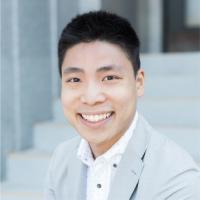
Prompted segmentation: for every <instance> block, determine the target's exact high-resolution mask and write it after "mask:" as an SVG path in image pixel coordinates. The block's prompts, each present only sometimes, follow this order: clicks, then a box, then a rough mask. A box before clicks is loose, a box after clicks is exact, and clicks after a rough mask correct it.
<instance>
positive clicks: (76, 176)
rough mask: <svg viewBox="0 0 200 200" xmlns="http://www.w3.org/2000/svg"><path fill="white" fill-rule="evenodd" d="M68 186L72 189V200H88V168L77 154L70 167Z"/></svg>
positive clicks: (73, 157)
mask: <svg viewBox="0 0 200 200" xmlns="http://www.w3.org/2000/svg"><path fill="white" fill-rule="evenodd" d="M68 172H69V173H68V176H69V177H68V179H69V180H70V181H69V183H68V185H69V187H70V196H69V197H70V200H78V199H83V200H85V199H86V181H87V177H86V176H87V166H86V165H84V164H83V163H82V162H81V161H80V160H79V159H78V158H77V155H76V153H75V154H74V155H73V156H72V159H71V162H70V164H69V166H68Z"/></svg>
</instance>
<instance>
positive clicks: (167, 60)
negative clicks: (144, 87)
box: [141, 52, 200, 77]
mask: <svg viewBox="0 0 200 200" xmlns="http://www.w3.org/2000/svg"><path fill="white" fill-rule="evenodd" d="M141 66H142V67H143V68H144V69H145V71H146V74H147V75H149V76H150V77H152V76H156V77H161V76H171V75H172V76H174V75H184V76H188V75H193V76H199V75H200V53H199V52H195V53H193V52H192V53H188V52H187V53H164V54H163V53H162V54H142V55H141Z"/></svg>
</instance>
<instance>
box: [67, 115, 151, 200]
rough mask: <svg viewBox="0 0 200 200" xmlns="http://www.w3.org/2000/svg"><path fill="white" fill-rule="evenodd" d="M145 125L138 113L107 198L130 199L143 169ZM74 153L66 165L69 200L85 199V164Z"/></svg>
mask: <svg viewBox="0 0 200 200" xmlns="http://www.w3.org/2000/svg"><path fill="white" fill-rule="evenodd" d="M147 126H148V124H147V122H146V121H145V120H144V119H143V117H142V116H141V115H139V116H138V122H137V125H136V128H135V130H134V133H133V136H132V138H131V139H130V141H129V143H128V146H127V148H126V150H125V153H124V155H123V156H122V159H121V161H120V164H119V166H118V169H117V172H116V174H115V177H114V180H113V182H111V187H110V192H109V197H108V200H113V199H115V200H122V199H123V200H126V199H130V197H131V196H132V194H133V192H134V191H135V189H136V187H137V183H138V181H139V178H140V175H141V173H142V169H143V157H144V155H145V152H146V149H147V146H148V143H149V140H150V135H149V134H148V133H147V129H146V128H147ZM77 148H78V145H77ZM77 148H76V149H77ZM76 153H77V152H76V151H74V152H73V154H74V155H72V159H71V162H70V164H69V167H68V170H69V176H70V177H69V180H71V182H72V184H71V185H70V188H71V196H70V199H71V200H77V199H86V181H87V166H86V165H84V164H83V163H82V162H81V161H80V159H78V158H77V154H76Z"/></svg>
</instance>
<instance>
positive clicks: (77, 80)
mask: <svg viewBox="0 0 200 200" xmlns="http://www.w3.org/2000/svg"><path fill="white" fill-rule="evenodd" d="M80 81H81V80H80V79H79V78H70V79H69V80H67V81H66V82H68V83H70V82H71V83H77V82H80Z"/></svg>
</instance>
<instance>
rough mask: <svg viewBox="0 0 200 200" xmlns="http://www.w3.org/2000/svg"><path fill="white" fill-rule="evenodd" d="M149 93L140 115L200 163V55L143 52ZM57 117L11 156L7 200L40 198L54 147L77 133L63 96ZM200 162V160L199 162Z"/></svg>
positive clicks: (36, 130)
mask: <svg viewBox="0 0 200 200" xmlns="http://www.w3.org/2000/svg"><path fill="white" fill-rule="evenodd" d="M141 61H142V66H143V68H144V69H145V72H146V77H145V78H146V84H145V96H144V97H142V98H141V99H140V100H139V106H138V107H139V108H138V110H139V111H140V113H143V115H144V116H145V118H146V119H147V120H148V121H149V122H150V123H151V124H152V125H153V126H154V128H156V129H157V130H159V131H160V132H162V133H164V134H166V135H167V136H168V137H170V138H172V139H173V140H175V141H176V142H177V143H179V144H180V145H181V146H183V147H184V148H185V149H187V150H188V151H189V152H190V154H191V155H192V156H193V157H194V159H195V160H196V161H197V162H199V161H200V53H184V54H166V55H165V54H157V55H149V54H147V55H143V56H142V58H141ZM53 109H54V120H53V121H46V122H41V123H38V124H36V125H35V126H34V145H33V148H32V149H28V150H24V151H21V152H13V153H11V154H10V155H9V157H8V165H7V181H6V182H4V183H2V184H1V189H2V198H1V199H2V200H41V199H43V196H42V191H43V186H44V180H45V174H46V171H47V168H48V164H49V160H50V157H51V153H52V151H53V149H54V148H55V147H56V146H57V145H58V144H59V143H60V142H61V141H64V140H67V139H69V138H72V137H73V136H75V135H76V132H75V130H74V129H73V128H72V127H70V125H69V124H68V123H67V122H66V120H65V119H64V116H63V114H62V109H61V105H60V102H59V100H57V101H56V102H55V103H54V108H53ZM199 164H200V163H199Z"/></svg>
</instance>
